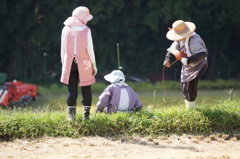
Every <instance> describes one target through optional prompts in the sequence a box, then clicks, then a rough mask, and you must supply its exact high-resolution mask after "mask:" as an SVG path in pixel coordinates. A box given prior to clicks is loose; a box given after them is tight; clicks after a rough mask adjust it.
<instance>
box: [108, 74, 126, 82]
mask: <svg viewBox="0 0 240 159" xmlns="http://www.w3.org/2000/svg"><path fill="white" fill-rule="evenodd" d="M104 79H105V80H107V81H108V82H111V83H114V82H119V81H120V80H121V79H122V80H124V78H121V77H118V76H114V75H112V74H108V75H105V76H104Z"/></svg>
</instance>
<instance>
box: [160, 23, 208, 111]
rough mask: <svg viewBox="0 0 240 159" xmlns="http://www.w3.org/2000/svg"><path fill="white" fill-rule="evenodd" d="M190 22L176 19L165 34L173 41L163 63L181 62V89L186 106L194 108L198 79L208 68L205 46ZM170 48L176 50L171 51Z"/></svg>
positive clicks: (168, 65)
mask: <svg viewBox="0 0 240 159" xmlns="http://www.w3.org/2000/svg"><path fill="white" fill-rule="evenodd" d="M195 29H196V25H195V24H194V23H192V22H184V21H183V20H177V21H175V22H174V23H173V24H172V28H170V29H169V31H168V32H167V34H166V37H167V39H169V40H171V41H173V43H172V45H171V46H170V48H169V49H168V50H169V51H168V52H167V54H166V57H165V60H164V62H163V65H164V66H166V67H170V66H171V64H173V62H174V61H175V60H177V61H181V62H182V69H181V91H182V93H183V96H184V99H185V105H186V107H187V108H190V109H195V107H196V98H197V86H198V81H199V79H200V78H201V77H202V75H203V74H204V73H205V71H206V70H207V68H208V63H207V55H208V52H207V48H206V46H205V43H204V41H203V40H202V38H201V37H200V36H199V35H198V34H197V33H196V32H194V31H195ZM171 50H176V51H175V52H174V51H171Z"/></svg>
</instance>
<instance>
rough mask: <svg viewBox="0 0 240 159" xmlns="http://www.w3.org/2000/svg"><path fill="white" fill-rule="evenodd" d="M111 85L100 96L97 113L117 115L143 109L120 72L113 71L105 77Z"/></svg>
mask: <svg viewBox="0 0 240 159" xmlns="http://www.w3.org/2000/svg"><path fill="white" fill-rule="evenodd" d="M104 78H105V80H107V81H108V82H111V84H110V85H109V86H108V87H107V88H105V90H104V91H103V92H102V94H101V95H100V96H99V101H98V102H97V105H96V106H97V110H96V112H105V113H115V112H118V111H122V112H130V111H139V110H141V109H142V103H141V101H140V100H139V98H138V96H137V94H136V93H135V91H134V90H133V89H132V88H131V87H130V86H128V85H127V84H126V83H125V76H124V74H123V72H122V71H120V70H113V71H112V72H111V73H110V74H108V75H105V76H104Z"/></svg>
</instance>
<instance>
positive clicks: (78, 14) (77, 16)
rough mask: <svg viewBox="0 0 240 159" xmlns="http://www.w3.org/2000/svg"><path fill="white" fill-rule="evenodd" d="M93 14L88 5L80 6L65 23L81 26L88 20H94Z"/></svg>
mask: <svg viewBox="0 0 240 159" xmlns="http://www.w3.org/2000/svg"><path fill="white" fill-rule="evenodd" d="M92 18H93V16H92V15H91V14H90V11H89V9H88V8H87V7H84V6H80V7H77V8H76V9H74V10H73V12H72V16H71V17H69V18H68V19H67V20H66V21H65V22H64V24H65V25H72V26H79V25H86V24H87V22H88V21H90V20H92Z"/></svg>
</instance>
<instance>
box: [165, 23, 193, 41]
mask: <svg viewBox="0 0 240 159" xmlns="http://www.w3.org/2000/svg"><path fill="white" fill-rule="evenodd" d="M184 23H185V24H186V25H187V26H188V28H189V30H188V32H183V33H176V32H175V31H174V30H173V29H171V30H169V31H168V32H167V35H166V37H167V38H168V39H169V40H172V41H179V40H182V39H185V38H187V37H188V36H190V35H191V34H192V33H193V32H194V31H195V29H196V25H195V24H194V23H192V22H184Z"/></svg>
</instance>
